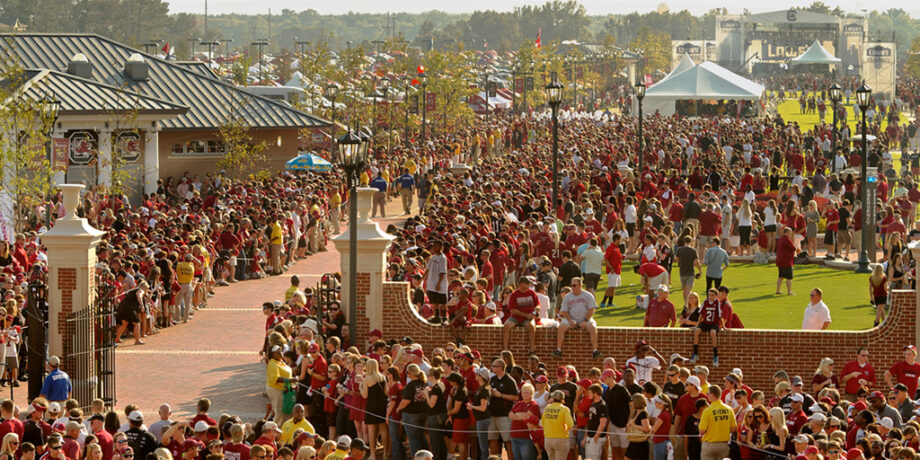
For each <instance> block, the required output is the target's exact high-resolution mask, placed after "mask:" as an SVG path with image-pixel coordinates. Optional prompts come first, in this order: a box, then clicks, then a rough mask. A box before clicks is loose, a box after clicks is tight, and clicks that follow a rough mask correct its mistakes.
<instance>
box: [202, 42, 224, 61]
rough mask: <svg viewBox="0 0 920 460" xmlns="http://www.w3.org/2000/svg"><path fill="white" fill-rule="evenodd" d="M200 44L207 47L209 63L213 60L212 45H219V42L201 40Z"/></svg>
mask: <svg viewBox="0 0 920 460" xmlns="http://www.w3.org/2000/svg"><path fill="white" fill-rule="evenodd" d="M201 44H202V45H205V46H207V47H208V64H210V63H211V61H212V60H214V47H215V46H220V42H217V41H206V42H201Z"/></svg>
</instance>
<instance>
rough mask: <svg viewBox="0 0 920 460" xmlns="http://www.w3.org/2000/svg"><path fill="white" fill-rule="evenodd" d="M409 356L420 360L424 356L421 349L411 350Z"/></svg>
mask: <svg viewBox="0 0 920 460" xmlns="http://www.w3.org/2000/svg"><path fill="white" fill-rule="evenodd" d="M409 354H410V355H415V356H418V357H419V358H422V357H424V356H425V352H424V351H422V349H421V348H413V349H411V350H409Z"/></svg>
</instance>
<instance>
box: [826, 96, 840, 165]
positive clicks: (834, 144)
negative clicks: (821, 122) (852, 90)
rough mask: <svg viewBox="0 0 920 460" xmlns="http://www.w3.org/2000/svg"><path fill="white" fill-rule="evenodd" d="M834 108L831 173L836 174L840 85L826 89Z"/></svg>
mask: <svg viewBox="0 0 920 460" xmlns="http://www.w3.org/2000/svg"><path fill="white" fill-rule="evenodd" d="M827 92H828V94H829V95H830V98H831V102H832V105H833V107H834V118H833V120H834V124H833V125H831V158H830V160H831V172H833V173H836V172H837V104H839V103H840V96H841V94H840V85H838V84H837V83H834V84H833V85H831V86H830V88H828V89H827Z"/></svg>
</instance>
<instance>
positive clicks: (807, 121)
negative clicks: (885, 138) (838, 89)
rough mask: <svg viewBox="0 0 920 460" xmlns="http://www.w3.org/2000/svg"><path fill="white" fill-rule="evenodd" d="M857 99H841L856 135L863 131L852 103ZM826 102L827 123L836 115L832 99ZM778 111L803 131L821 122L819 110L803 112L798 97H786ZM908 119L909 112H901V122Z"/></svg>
mask: <svg viewBox="0 0 920 460" xmlns="http://www.w3.org/2000/svg"><path fill="white" fill-rule="evenodd" d="M855 100H856V96H853V97H852V98H850V104H847V103H846V99H845V98H844V100H843V101H841V104H843V105H845V106H846V108H847V124H848V125H849V126H850V133H851V134H854V135H855V134H859V133H861V132H862V131H861V130H862V127H861V126H860V127H857V123H860V124H861V123H862V118H858V119H857V117H856V115H855V114H854V113H853V104H852V103H853V101H855ZM825 104H826V105H827V109H828V110H827V113H826V114H825V116H824V122H825V123H827V124H831V123H832V122H833V121H834V118H833V117H834V115H833V113H832V112H831V104H830V101H829V100H828V101H825ZM777 111H778V112H779V114H780V116H782V117H783V120H785V121H786V122H787V123H788V122H793V121H795V122H798V124H799V128H800V129H801V130H802V132H807V131H811V129H812V128H814V126H815V125H817V124H818V122H819V119H818V113H817V110H816V111H815V113H809V114H803V113H801V108H800V107H799V100H798V99H786V100H785V101H783V102H781V103H780V104H779V106H778V107H777ZM906 121H907V113H904V112H902V113H901V123H902V124H903V123H904V122H906ZM837 123H838V127H841V126H842V125H841V124H840V123H841V121H840V120H838V121H837ZM887 127H888V120H887V119H885V120H882V129H885V128H887Z"/></svg>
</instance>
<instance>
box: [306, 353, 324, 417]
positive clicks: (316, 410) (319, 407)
mask: <svg viewBox="0 0 920 460" xmlns="http://www.w3.org/2000/svg"><path fill="white" fill-rule="evenodd" d="M307 353H308V354H309V356H310V358H311V359H312V361H313V364H312V365H311V366H310V367H309V371H307V375H308V376H309V377H310V388H311V389H312V391H313V393H316V394H318V395H321V394H323V386H324V385H326V379H327V372H328V371H329V364H328V363H327V362H326V358H324V357H323V354H322V353H320V349H319V345H317V344H316V343H311V344H310V345H309V346H308V347H307ZM323 402H324V401H323V398H321V397H314V398H313V399H312V401H311V404H310V424H311V425H313V427H314V428H315V429H316V430H317V432H319V433H323V432H324V430H325V428H326V414H325V413H324V412H323Z"/></svg>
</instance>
